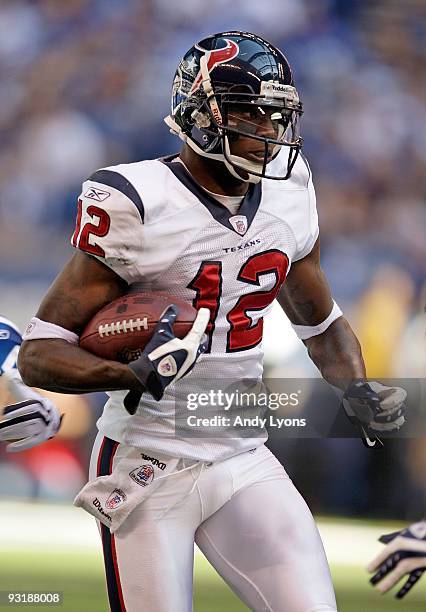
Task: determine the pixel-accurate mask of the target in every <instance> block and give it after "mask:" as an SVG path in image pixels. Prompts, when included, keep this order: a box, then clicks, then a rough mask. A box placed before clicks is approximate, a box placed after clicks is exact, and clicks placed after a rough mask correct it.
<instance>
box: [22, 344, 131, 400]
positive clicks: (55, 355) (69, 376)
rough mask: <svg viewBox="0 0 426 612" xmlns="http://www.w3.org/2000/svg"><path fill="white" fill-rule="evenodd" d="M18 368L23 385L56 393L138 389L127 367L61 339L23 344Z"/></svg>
mask: <svg viewBox="0 0 426 612" xmlns="http://www.w3.org/2000/svg"><path fill="white" fill-rule="evenodd" d="M18 366H19V371H20V373H21V376H22V379H23V381H24V382H25V384H27V385H29V386H31V387H39V388H41V389H47V390H49V391H56V392H58V393H87V392H91V391H114V390H120V389H134V390H140V389H141V384H140V383H139V381H138V380H137V379H136V377H135V376H134V374H133V373H132V371H131V370H130V368H128V367H127V365H125V364H123V363H119V362H118V361H107V360H105V359H100V358H98V357H96V356H95V355H92V354H91V353H88V352H87V351H84V350H82V349H81V348H79V347H78V346H75V345H72V344H70V343H68V342H65V341H64V340H56V339H55V340H31V341H28V342H24V343H23V345H22V347H21V350H20V352H19V358H18Z"/></svg>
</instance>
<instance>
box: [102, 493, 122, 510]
mask: <svg viewBox="0 0 426 612" xmlns="http://www.w3.org/2000/svg"><path fill="white" fill-rule="evenodd" d="M124 501H126V494H125V493H124V491H122V490H121V489H114V491H113V492H112V493H111V495H110V496H109V497H108V499H107V501H106V504H105V505H106V507H107V508H109V509H110V510H114V509H115V508H117V507H118V506H119V505H120V504H122V503H123V502H124Z"/></svg>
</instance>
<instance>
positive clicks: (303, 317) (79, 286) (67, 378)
mask: <svg viewBox="0 0 426 612" xmlns="http://www.w3.org/2000/svg"><path fill="white" fill-rule="evenodd" d="M268 129H269V127H268V125H267V121H266V120H265V125H264V126H263V125H262V126H261V127H260V128H259V132H262V135H265V136H266V135H267V133H268ZM252 150H253V140H249V139H243V138H240V139H239V140H238V141H237V142H236V143H233V149H232V152H233V153H235V154H237V155H240V156H246V157H247V158H250V155H251V153H249V151H252ZM180 157H181V159H182V161H183V162H184V163H185V165H186V167H187V168H188V170H189V171H190V173H191V174H192V175H193V177H194V178H195V179H196V180H197V181H198V183H199V184H200V185H201V186H202V187H205V188H206V189H208V190H209V191H212V192H213V193H218V194H224V195H244V194H245V193H246V191H247V189H248V184H247V183H245V182H243V181H238V179H236V178H234V177H232V176H231V175H230V174H229V173H228V172H227V171H226V170H225V171H224V166H223V164H222V163H220V162H216V161H212V160H209V159H207V158H204V157H201V156H199V155H197V154H196V153H195V152H193V151H192V149H190V148H189V147H188V146H187V145H185V146H184V147H183V149H182V151H181V154H180ZM127 289H128V287H127V284H126V283H125V282H124V281H123V280H122V279H121V278H120V277H119V276H118V275H117V274H115V272H113V271H112V270H110V269H109V268H108V267H107V266H106V265H104V264H103V263H101V262H100V261H98V260H97V259H95V258H93V257H91V256H89V255H86V254H84V253H81V252H77V253H76V254H75V255H74V256H73V257H72V259H71V260H70V262H69V263H68V264H67V265H66V266H65V268H64V269H63V270H62V272H61V273H60V274H59V276H58V277H57V278H56V280H55V281H54V283H53V285H52V286H51V288H50V289H49V291H48V293H47V295H46V296H45V298H44V300H43V302H42V304H41V305H40V308H39V310H38V312H37V315H36V316H37V317H38V318H39V319H42V320H44V321H49V322H51V323H55V324H56V325H60V326H61V327H64V328H65V329H68V330H70V331H73V332H75V333H76V334H80V333H81V331H82V330H83V329H84V327H85V325H86V324H87V323H88V321H89V320H90V319H91V318H92V317H93V315H94V314H95V313H96V312H97V311H98V310H100V309H101V308H102V307H103V306H105V304H108V303H109V302H111V301H112V300H114V299H115V298H117V297H119V296H121V295H123V294H124V293H126V291H127ZM278 301H279V303H280V305H281V306H282V308H283V310H284V312H285V313H286V315H287V316H288V318H289V319H290V321H291V322H292V323H295V324H299V325H317V324H318V323H320V322H321V321H324V319H326V318H327V316H328V315H329V314H330V311H331V308H332V299H331V294H330V289H329V286H328V283H327V280H326V278H325V276H324V273H323V271H322V270H321V266H320V251H319V241H317V243H316V245H315V247H314V249H313V250H312V252H311V253H310V254H309V255H308V256H307V257H305V258H304V259H302V260H300V261H298V262H295V263H294V264H293V265H292V267H291V270H290V273H289V274H288V277H287V279H286V282H285V283H284V286H283V288H282V290H281V292H280V294H279V296H278ZM305 345H306V347H307V349H308V352H309V355H310V357H311V359H312V360H313V362H314V363H315V365H316V366H317V367H318V368H319V370H320V371H321V373H322V375H323V377H324V378H325V379H326V380H327V381H328V382H330V383H331V384H334V385H336V386H338V387H340V388H342V389H344V388H346V387H347V386H348V384H349V383H350V382H351V381H352V380H353V379H359V378H365V376H366V374H365V366H364V362H363V359H362V355H361V349H360V345H359V342H358V340H357V339H356V337H355V334H354V333H353V331H352V330H351V328H350V326H349V323H348V322H347V321H346V320H345V319H344V318H343V317H341V318H339V319H337V320H336V321H335V322H334V323H333V324H332V325H331V326H330V327H329V328H328V329H327V330H326V331H325V332H324V333H322V334H320V335H319V336H315V337H313V338H310V339H309V340H306V341H305ZM19 370H20V372H21V375H22V378H23V380H24V382H25V383H26V384H27V385H29V386H34V387H40V388H43V389H48V390H51V391H57V392H62V393H82V392H89V391H111V390H118V389H130V390H135V391H143V388H142V387H141V385H140V383H139V382H138V380H137V379H136V378H135V376H134V375H133V373H132V371H131V370H130V368H128V367H127V366H126V365H124V364H122V363H119V362H116V361H107V360H104V359H100V358H98V357H96V356H94V355H92V354H91V353H88V352H87V351H84V350H83V349H81V348H79V347H78V346H74V345H71V344H69V343H67V342H66V341H65V340H59V339H50V340H32V341H28V342H24V343H23V344H22V347H21V349H20V352H19Z"/></svg>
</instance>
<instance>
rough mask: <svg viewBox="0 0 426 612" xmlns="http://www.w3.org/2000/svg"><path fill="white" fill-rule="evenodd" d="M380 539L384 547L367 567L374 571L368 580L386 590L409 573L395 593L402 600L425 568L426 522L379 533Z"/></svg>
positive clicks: (384, 591) (380, 589)
mask: <svg viewBox="0 0 426 612" xmlns="http://www.w3.org/2000/svg"><path fill="white" fill-rule="evenodd" d="M379 541H380V542H383V544H386V547H385V548H384V549H383V550H382V552H381V553H380V554H379V555H378V556H377V557H376V558H375V559H373V561H372V562H371V563H370V564H369V565H368V567H367V570H368V571H369V572H376V573H375V574H374V576H372V578H370V582H371V584H373V585H377V589H378V590H379V591H380V592H381V593H386V591H389V589H391V588H392V587H393V586H394V585H395V584H397V583H398V582H399V581H400V580H401V578H402V577H403V576H404V575H406V574H408V580H407V581H406V582H405V584H404V586H403V587H402V588H401V589H400V590H399V591H398V592H397V594H396V595H395V597H397V598H398V599H401V597H404V595H406V593H408V591H409V590H410V589H411V588H412V587H413V586H414V585H415V584H416V582H417V581H418V580H419V578H420V577H421V575H422V574H423V572H425V571H426V521H420V522H419V523H414V524H413V525H410V526H409V527H407V528H406V529H402V530H401V531H396V532H394V533H389V534H387V535H382V536H381V537H380V538H379Z"/></svg>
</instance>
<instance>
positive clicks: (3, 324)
mask: <svg viewBox="0 0 426 612" xmlns="http://www.w3.org/2000/svg"><path fill="white" fill-rule="evenodd" d="M21 343H22V336H21V334H20V332H19V329H18V328H17V327H16V325H14V324H13V323H12V322H11V321H9V320H8V319H5V318H4V317H0V376H1V375H2V374H4V373H5V372H9V371H10V370H13V369H14V368H16V361H17V359H18V352H19V347H20V346H21Z"/></svg>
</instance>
